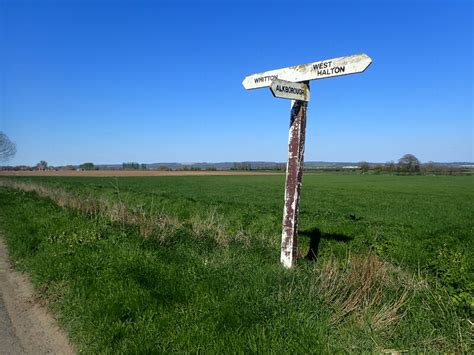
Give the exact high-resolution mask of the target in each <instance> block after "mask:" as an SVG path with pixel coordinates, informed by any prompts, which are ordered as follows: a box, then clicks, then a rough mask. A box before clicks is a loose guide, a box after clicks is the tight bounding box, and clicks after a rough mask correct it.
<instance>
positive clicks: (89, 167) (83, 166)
mask: <svg viewBox="0 0 474 355" xmlns="http://www.w3.org/2000/svg"><path fill="white" fill-rule="evenodd" d="M79 168H81V169H83V170H97V169H96V167H95V165H94V163H90V162H89V163H84V164H81V165H79Z"/></svg>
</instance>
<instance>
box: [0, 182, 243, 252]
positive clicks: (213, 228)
mask: <svg viewBox="0 0 474 355" xmlns="http://www.w3.org/2000/svg"><path fill="white" fill-rule="evenodd" d="M0 186H3V187H9V188H13V189H17V190H21V191H28V192H35V193H37V194H38V195H39V196H41V197H46V198H49V199H51V200H52V201H53V202H54V203H56V204H57V205H58V206H61V207H68V208H72V209H75V210H79V211H81V212H82V213H84V214H86V215H87V216H89V217H91V218H97V217H99V216H100V217H104V218H106V219H107V220H109V221H111V222H113V223H117V224H121V225H132V226H137V227H138V228H139V231H140V235H141V236H142V237H144V238H155V239H156V240H158V241H160V242H165V241H167V240H168V238H169V236H170V235H172V234H173V231H175V230H177V229H179V228H181V227H183V225H184V223H183V222H182V221H180V220H178V219H177V218H175V217H173V216H169V215H167V214H166V213H165V211H164V209H163V208H162V209H161V211H159V212H154V211H150V210H146V209H145V208H143V207H140V206H138V207H134V208H131V207H129V205H128V204H127V203H126V202H125V201H123V200H122V199H121V198H120V196H119V200H118V201H111V200H109V199H107V198H104V197H102V198H97V197H94V196H91V195H89V196H78V195H75V194H73V193H70V192H68V191H65V190H63V189H61V188H57V187H55V188H52V187H48V186H44V185H41V184H36V183H31V182H19V181H12V180H0ZM117 193H118V194H120V191H117ZM187 224H190V227H191V230H192V232H193V234H194V236H195V237H196V238H202V237H203V236H207V237H209V236H211V237H212V238H214V240H215V242H216V243H217V244H218V245H219V246H221V247H228V246H229V244H230V243H231V241H232V240H235V241H240V242H242V243H243V244H245V245H248V244H249V243H250V238H249V235H247V234H245V233H244V232H238V233H237V234H236V235H235V236H234V237H229V233H228V228H227V227H226V226H225V223H224V221H223V218H222V216H220V215H219V214H218V213H217V210H216V209H215V208H213V209H211V210H209V211H207V212H206V213H204V215H196V216H193V217H191V218H190V220H189V222H188V223H187Z"/></svg>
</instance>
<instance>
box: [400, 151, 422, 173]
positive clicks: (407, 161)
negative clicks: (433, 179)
mask: <svg viewBox="0 0 474 355" xmlns="http://www.w3.org/2000/svg"><path fill="white" fill-rule="evenodd" d="M398 165H399V166H400V167H401V169H402V170H403V171H409V172H414V171H420V161H419V160H418V158H417V157H415V156H414V155H413V154H405V155H404V156H403V157H401V158H400V159H398Z"/></svg>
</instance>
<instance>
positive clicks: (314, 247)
mask: <svg viewBox="0 0 474 355" xmlns="http://www.w3.org/2000/svg"><path fill="white" fill-rule="evenodd" d="M299 234H300V235H301V236H304V237H307V238H309V250H308V254H307V255H306V256H305V258H306V259H308V260H316V259H317V258H318V253H319V244H320V243H321V239H326V240H335V241H337V242H343V243H347V242H350V241H351V240H352V239H353V237H350V236H347V235H344V234H337V233H322V232H321V231H320V230H319V229H318V228H311V229H308V230H305V231H300V232H299Z"/></svg>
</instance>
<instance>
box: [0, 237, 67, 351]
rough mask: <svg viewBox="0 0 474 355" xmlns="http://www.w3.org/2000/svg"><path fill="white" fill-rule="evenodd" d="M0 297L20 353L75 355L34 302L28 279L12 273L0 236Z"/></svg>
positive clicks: (60, 333) (40, 304) (46, 315)
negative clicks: (21, 351) (20, 348)
mask: <svg viewBox="0 0 474 355" xmlns="http://www.w3.org/2000/svg"><path fill="white" fill-rule="evenodd" d="M0 297H2V299H3V301H4V304H5V308H6V311H7V313H8V316H9V317H10V321H11V324H12V326H13V329H12V331H13V333H14V335H15V336H16V337H17V338H18V340H19V342H20V345H21V347H22V349H23V351H24V352H23V353H24V354H75V350H74V347H73V346H72V344H71V343H70V342H69V340H68V338H67V336H66V334H65V333H64V331H63V330H61V329H60V328H59V326H58V324H57V322H56V320H55V318H54V317H53V316H52V315H51V314H50V313H49V312H48V309H47V305H45V304H42V303H40V302H38V299H37V298H36V297H35V291H34V288H33V285H32V284H31V282H30V281H29V279H28V277H27V276H26V275H25V274H23V273H20V272H18V271H16V270H14V269H13V268H12V266H11V263H10V258H9V256H8V251H7V247H6V244H5V240H4V237H3V235H1V234H0Z"/></svg>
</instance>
